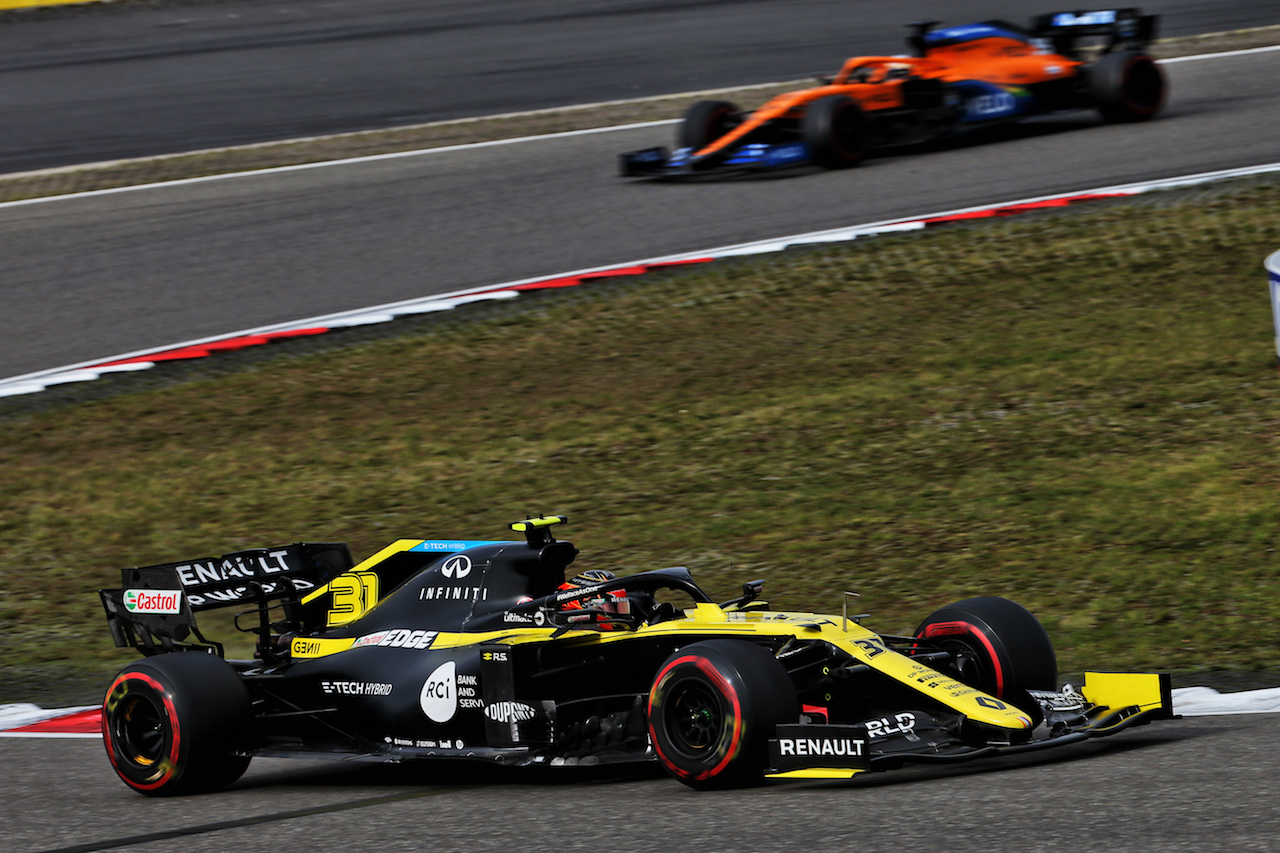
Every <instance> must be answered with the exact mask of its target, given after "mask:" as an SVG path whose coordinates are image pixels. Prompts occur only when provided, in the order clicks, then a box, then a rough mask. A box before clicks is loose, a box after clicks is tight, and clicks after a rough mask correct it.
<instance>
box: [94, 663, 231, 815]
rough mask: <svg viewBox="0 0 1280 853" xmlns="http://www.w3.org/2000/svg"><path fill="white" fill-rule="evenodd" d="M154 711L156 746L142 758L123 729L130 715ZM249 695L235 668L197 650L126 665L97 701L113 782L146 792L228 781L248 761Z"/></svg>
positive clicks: (198, 787)
mask: <svg viewBox="0 0 1280 853" xmlns="http://www.w3.org/2000/svg"><path fill="white" fill-rule="evenodd" d="M139 713H141V714H144V715H153V716H154V719H155V720H156V721H157V724H158V731H159V732H160V736H161V738H162V746H161V747H160V748H159V750H158V752H154V753H153V754H151V755H143V754H142V752H141V751H139V750H138V749H136V748H134V746H135V744H133V743H132V742H131V737H130V735H129V734H128V732H129V731H131V729H130V728H129V725H128V723H129V719H128V716H129V715H130V714H139ZM249 716H250V704H249V696H248V692H247V691H246V689H245V687H244V684H243V683H242V682H241V681H240V678H239V676H238V675H236V673H235V671H234V669H232V667H231V666H230V665H229V664H227V663H226V662H225V661H223V660H222V659H220V658H216V657H213V656H211V655H204V654H200V653H196V652H183V653H174V654H168V655H162V656H157V657H154V658H150V659H148V660H145V661H140V662H138V663H135V664H131V665H130V666H127V667H125V668H124V669H123V670H121V671H120V673H119V674H118V675H117V676H116V677H115V679H113V680H112V682H111V686H110V687H109V688H108V689H107V694H106V697H105V698H104V700H103V705H102V734H103V744H104V746H105V748H106V751H107V758H108V759H109V760H110V762H111V765H112V767H113V768H114V769H115V771H116V774H117V775H118V776H119V777H120V779H121V780H122V781H123V782H124V783H125V784H126V785H128V786H129V787H131V788H133V789H134V790H135V791H137V792H139V793H141V794H146V795H149V796H169V795H175V794H186V793H199V792H202V791H209V790H217V789H220V788H223V787H226V786H227V785H229V784H231V782H233V781H235V779H237V778H239V776H240V775H241V774H242V773H243V772H244V769H245V767H246V766H247V765H248V763H249V759H248V758H247V757H245V756H242V755H237V754H235V753H234V750H236V749H237V748H239V747H241V746H243V742H244V738H245V734H246V732H247V730H248V721H249Z"/></svg>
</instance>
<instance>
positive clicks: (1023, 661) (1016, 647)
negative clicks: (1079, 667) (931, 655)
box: [915, 596, 1058, 722]
mask: <svg viewBox="0 0 1280 853" xmlns="http://www.w3.org/2000/svg"><path fill="white" fill-rule="evenodd" d="M915 636H916V637H917V638H919V639H922V640H928V641H929V644H930V646H933V647H938V648H941V649H943V650H944V651H947V652H950V653H951V666H950V669H951V672H952V673H953V674H954V675H955V676H956V677H957V678H958V679H959V680H960V681H962V682H964V683H965V684H968V685H969V686H970V687H976V688H978V689H979V690H981V691H983V692H984V693H988V694H990V695H992V696H995V697H996V698H998V699H1004V700H1006V701H1007V702H1009V703H1010V704H1013V705H1016V706H1017V707H1019V708H1021V709H1022V710H1024V711H1026V712H1027V713H1028V714H1030V715H1031V717H1032V719H1033V720H1035V721H1037V722H1038V721H1039V720H1040V719H1041V716H1042V714H1041V711H1040V706H1039V703H1037V702H1036V701H1035V700H1034V699H1032V698H1031V696H1029V695H1028V694H1027V691H1028V690H1056V689H1057V688H1058V659H1057V656H1056V655H1055V654H1054V651H1053V643H1052V642H1050V640H1049V635H1048V634H1047V633H1046V632H1045V630H1044V626H1043V625H1041V624H1040V620H1038V619H1036V617H1035V616H1033V615H1032V614H1031V613H1030V611H1028V610H1027V609H1026V608H1025V607H1023V606H1022V605H1020V604H1017V603H1015V602H1012V601H1010V600H1009V599H1007V598H997V597H995V596H982V597H979V598H966V599H965V600H964V601H958V602H956V603H955V604H952V605H949V606H947V607H944V608H942V609H941V610H938V611H936V612H934V613H933V614H931V615H930V616H929V617H928V618H926V619H925V620H924V621H923V622H921V623H920V627H918V628H916V633H915Z"/></svg>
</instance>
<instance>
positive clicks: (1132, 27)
mask: <svg viewBox="0 0 1280 853" xmlns="http://www.w3.org/2000/svg"><path fill="white" fill-rule="evenodd" d="M1158 20H1159V15H1144V14H1142V12H1141V10H1140V9H1138V8H1137V7H1134V6H1130V7H1127V8H1123V9H1100V10H1098V11H1094V12H1086V11H1080V12H1050V13H1049V14H1047V15H1039V16H1037V17H1036V18H1034V19H1033V20H1032V22H1031V33H1032V35H1033V36H1034V37H1036V38H1041V39H1046V40H1047V41H1049V42H1050V43H1051V44H1052V46H1053V51H1054V53H1060V54H1062V55H1063V56H1069V57H1072V58H1075V57H1076V54H1077V53H1078V52H1079V49H1080V48H1081V47H1082V46H1083V45H1082V44H1081V43H1082V42H1084V41H1085V40H1092V41H1095V42H1096V41H1098V40H1105V41H1103V43H1102V50H1103V52H1104V53H1110V52H1112V51H1116V50H1143V49H1145V48H1146V47H1147V45H1149V44H1150V43H1151V42H1152V41H1153V40H1154V39H1155V36H1156V22H1157V21H1158Z"/></svg>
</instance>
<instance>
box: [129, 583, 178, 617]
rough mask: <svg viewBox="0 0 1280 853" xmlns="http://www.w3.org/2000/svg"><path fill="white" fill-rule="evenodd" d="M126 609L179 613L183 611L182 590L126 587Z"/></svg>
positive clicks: (135, 611) (137, 611)
mask: <svg viewBox="0 0 1280 853" xmlns="http://www.w3.org/2000/svg"><path fill="white" fill-rule="evenodd" d="M123 600H124V609H125V610H128V611H129V612H130V613H162V614H169V615H173V614H177V613H181V612H182V590H179V589H126V590H125V591H124V598H123Z"/></svg>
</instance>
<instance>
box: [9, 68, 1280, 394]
mask: <svg viewBox="0 0 1280 853" xmlns="http://www.w3.org/2000/svg"><path fill="white" fill-rule="evenodd" d="M1165 67H1166V69H1167V72H1168V74H1169V77H1170V80H1171V87H1172V93H1173V94H1172V97H1171V99H1170V102H1169V105H1168V107H1167V109H1166V111H1165V113H1164V114H1163V115H1162V116H1161V117H1159V118H1158V119H1156V120H1155V121H1152V122H1149V123H1145V124H1140V125H1117V126H1108V125H1103V124H1101V123H1100V122H1099V121H1098V119H1097V118H1096V117H1095V116H1094V115H1093V114H1092V113H1087V112H1081V113H1078V114H1071V115H1069V116H1063V117H1059V118H1052V119H1043V120H1037V121H1034V122H1029V123H1026V124H1023V125H1019V126H1016V127H1015V128H1012V129H1010V133H1008V134H1006V135H1005V137H1006V138H1002V139H998V140H996V141H994V142H990V143H989V144H970V145H964V146H957V147H953V148H949V149H946V150H941V151H930V152H923V153H912V154H908V155H897V156H887V157H878V158H873V159H872V160H870V161H868V162H867V163H865V164H864V165H863V166H862V167H859V168H857V169H852V170H847V171H842V172H816V173H810V174H799V175H788V176H785V177H777V178H769V179H756V180H745V181H741V180H740V181H726V182H719V183H702V184H696V185H689V184H682V185H672V184H658V183H646V182H633V181H624V180H622V179H620V178H618V177H617V176H616V155H617V154H618V152H621V151H624V150H628V149H633V148H639V147H644V146H648V145H653V144H659V143H664V142H667V141H668V140H669V139H670V137H671V136H672V128H671V127H668V126H661V127H647V128H637V129H632V130H625V131H613V132H609V133H597V134H589V135H580V136H570V137H559V138H544V139H537V140H530V141H524V142H518V143H514V144H504V145H492V146H486V147H477V148H468V149H464V150H452V151H438V152H431V153H423V154H420V155H417V156H412V157H402V158H396V159H389V160H375V161H370V162H364V163H352V164H346V165H335V166H329V167H325V168H318V169H307V170H300V171H281V172H275V173H270V174H257V175H252V176H245V177H237V178H231V179H227V180H220V181H214V182H204V183H194V184H184V185H180V186H172V187H163V188H154V189H141V190H138V191H135V192H126V193H117V194H108V195H98V196H90V197H82V198H63V199H55V200H50V201H47V202H43V203H39V204H19V205H14V206H0V235H3V239H4V244H5V251H4V252H3V253H2V254H0V281H3V282H4V284H5V291H6V313H7V314H8V315H9V316H11V317H16V318H20V322H17V323H12V322H11V323H9V324H7V334H6V335H5V336H4V338H3V340H0V377H12V376H18V375H22V374H26V373H29V372H33V371H38V370H44V369H49V368H55V367H62V366H67V365H72V364H78V363H81V362H84V361H89V360H93V359H105V358H107V357H110V356H113V355H117V354H121V353H125V352H131V351H134V350H138V349H142V348H146V347H160V346H166V345H170V344H175V343H179V342H185V341H190V340H193V339H198V338H204V337H207V336H213V335H223V334H229V333H233V332H236V331H240V330H243V329H247V328H252V327H257V326H263V325H267V324H271V323H276V322H285V321H293V320H297V319H300V318H305V317H312V316H316V315H319V314H327V313H331V312H337V311H345V310H352V309H356V308H362V307H366V306H370V305H376V304H383V303H388V302H394V301H398V300H404V299H414V298H421V297H424V296H428V295H431V294H436V293H444V292H451V291H456V290H460V289H464V288H471V287H480V286H485V285H493V284H499V283H504V282H508V281H511V280H516V279H523V278H530V277H538V276H552V275H556V274H559V273H564V272H568V271H573V270H579V269H584V268H592V267H598V266H608V265H617V264H621V263H625V262H628V261H632V260H639V259H644V258H651V257H657V256H663V255H668V254H674V253H682V252H693V251H699V250H706V249H708V248H710V247H714V246H722V245H727V244H733V243H738V242H743V241H747V240H754V239H765V238H773V237H779V236H783V235H786V234H793V233H800V232H805V231H812V230H818V229H822V228H832V227H836V226H850V225H856V224H860V223H867V222H875V221H880V220H885V219H893V218H899V217H910V216H915V215H922V214H926V213H929V212H933V211H940V210H948V209H955V208H961V207H968V206H976V205H983V204H992V203H999V202H1005V201H1010V200H1014V199H1021V198H1028V197H1034V196H1039V195H1046V194H1051V193H1060V192H1072V191H1078V190H1084V189H1089V188H1094V187H1102V186H1108V185H1113V184H1119V183H1125V182H1130V181H1141V180H1150V179H1157V178H1164V177H1171V176H1176V175H1184V174H1190V173H1197V172H1206V171H1213V170H1217V169H1226V168H1233V167H1242V166H1252V165H1257V164H1261V163H1268V162H1273V161H1275V160H1277V159H1280V158H1277V154H1278V153H1280V151H1278V149H1277V148H1276V145H1275V137H1274V129H1275V127H1277V126H1278V125H1280V120H1278V119H1277V115H1280V87H1277V86H1276V85H1275V80H1277V79H1280V51H1269V52H1260V53H1250V54H1246V55H1235V56H1230V55H1226V56H1218V57H1211V58H1205V59H1199V60H1195V61H1184V62H1175V63H1170V64H1167V65H1166V66H1165Z"/></svg>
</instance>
